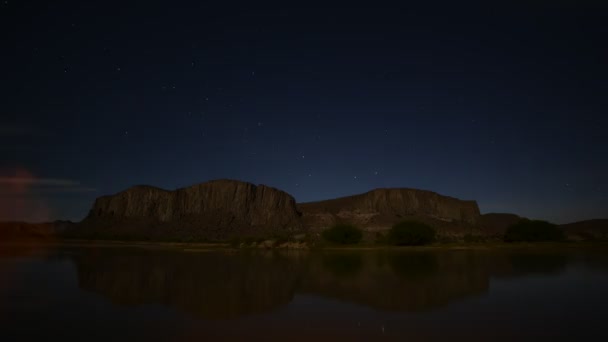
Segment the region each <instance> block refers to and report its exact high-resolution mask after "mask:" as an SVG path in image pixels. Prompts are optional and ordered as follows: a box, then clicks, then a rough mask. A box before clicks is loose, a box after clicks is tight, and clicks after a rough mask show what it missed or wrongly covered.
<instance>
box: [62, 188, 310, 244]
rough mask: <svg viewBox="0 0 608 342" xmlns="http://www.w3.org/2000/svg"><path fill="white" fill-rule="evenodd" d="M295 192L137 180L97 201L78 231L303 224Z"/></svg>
mask: <svg viewBox="0 0 608 342" xmlns="http://www.w3.org/2000/svg"><path fill="white" fill-rule="evenodd" d="M300 228H301V227H300V214H299V213H298V211H297V210H296V204H295V200H294V199H293V197H291V196H290V195H289V194H287V193H285V192H283V191H280V190H277V189H274V188H271V187H267V186H264V185H259V186H256V185H253V184H250V183H245V182H239V181H233V180H216V181H210V182H207V183H202V184H198V185H193V186H190V187H186V188H182V189H178V190H175V191H167V190H163V189H159V188H155V187H150V186H135V187H132V188H130V189H128V190H125V191H123V192H120V193H118V194H115V195H112V196H104V197H100V198H98V199H97V200H96V201H95V204H94V205H93V208H92V209H91V211H90V213H89V215H88V216H87V217H86V218H85V220H83V221H82V222H81V223H80V224H79V226H78V227H77V229H75V230H73V231H72V234H73V235H76V236H77V235H79V234H80V235H83V237H101V238H117V239H142V238H143V239H152V240H181V241H201V240H222V239H229V238H231V237H234V236H256V235H268V234H277V235H280V234H283V233H290V232H294V231H298V230H299V229H300Z"/></svg>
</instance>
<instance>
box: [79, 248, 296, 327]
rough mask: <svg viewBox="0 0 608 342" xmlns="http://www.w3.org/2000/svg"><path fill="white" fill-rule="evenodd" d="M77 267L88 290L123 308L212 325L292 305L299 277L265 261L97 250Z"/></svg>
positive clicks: (292, 269) (285, 265)
mask: <svg viewBox="0 0 608 342" xmlns="http://www.w3.org/2000/svg"><path fill="white" fill-rule="evenodd" d="M75 262H76V265H77V268H78V281H79V286H80V287H81V288H83V289H85V290H88V291H93V292H97V293H99V294H101V295H103V296H106V297H108V298H109V299H110V300H112V301H115V302H117V303H120V304H125V305H138V304H148V303H158V304H162V305H165V306H168V307H171V308H174V309H177V310H180V311H185V312H189V313H191V314H194V315H197V316H202V317H205V318H212V319H215V318H219V319H222V318H233V317H237V316H241V315H246V314H251V313H257V312H264V311H271V310H273V309H275V308H278V307H280V306H282V305H285V304H287V303H288V302H289V301H291V299H292V297H293V294H294V291H295V286H296V283H297V275H298V273H297V271H296V267H297V266H296V265H297V263H296V262H295V261H294V260H288V259H285V258H277V257H271V256H265V255H257V256H255V257H248V256H244V255H239V256H235V255H229V254H224V253H163V252H158V251H155V252H152V251H148V252H142V251H137V252H132V253H130V254H128V255H125V254H124V251H120V253H117V252H116V251H114V250H98V251H95V252H88V251H87V252H84V254H81V255H78V256H76V257H75Z"/></svg>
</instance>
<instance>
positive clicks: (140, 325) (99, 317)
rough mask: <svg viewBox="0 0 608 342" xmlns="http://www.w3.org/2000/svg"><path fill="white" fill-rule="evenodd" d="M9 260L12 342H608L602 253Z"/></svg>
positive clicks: (2, 307)
mask: <svg viewBox="0 0 608 342" xmlns="http://www.w3.org/2000/svg"><path fill="white" fill-rule="evenodd" d="M0 248H3V249H2V250H1V252H0V279H1V281H0V339H2V341H23V340H42V339H49V338H51V339H52V340H54V341H55V340H61V341H118V340H120V341H122V340H124V341H133V340H149V341H157V340H158V341H202V340H289V341H300V340H302V341H306V340H315V341H324V340H348V341H350V340H355V341H356V340H360V341H370V340H378V339H380V340H399V341H406V340H410V341H412V340H415V341H419V340H423V341H427V340H446V339H451V340H464V339H466V340H479V341H491V340H530V341H538V340H544V339H550V338H562V339H577V340H580V339H582V338H594V339H603V340H608V329H606V318H608V252H605V251H603V250H602V249H600V248H594V249H590V248H577V247H564V248H539V249H534V248H513V249H505V248H499V249H496V250H484V249H469V250H449V249H445V250H444V249H428V250H407V249H405V250H384V251H382V250H376V251H363V250H358V251H354V250H352V251H347V250H337V251H315V252H296V251H291V252H287V251H270V252H266V251H233V250H208V251H189V252H183V251H171V250H166V249H165V250H164V249H160V248H158V249H151V248H147V249H145V248H136V247H131V248H127V247H92V246H91V247H87V248H84V247H71V248H65V247H64V248H59V249H53V250H50V249H25V248H16V247H11V248H7V247H6V246H0Z"/></svg>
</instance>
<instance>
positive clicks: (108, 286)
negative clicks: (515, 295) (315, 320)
mask: <svg viewBox="0 0 608 342" xmlns="http://www.w3.org/2000/svg"><path fill="white" fill-rule="evenodd" d="M72 258H73V261H74V263H75V265H76V268H77V272H78V282H79V286H80V287H81V288H82V289H84V290H87V291H92V292H96V293H98V294H101V295H102V296H104V297H107V298H108V299H110V300H111V301H113V302H115V303H118V304H123V305H141V304H152V303H157V304H162V305H164V306H167V307H170V308H173V309H175V310H179V311H182V312H187V313H190V314H193V315H195V316H199V317H203V318H208V319H228V318H235V317H239V316H244V315H250V314H254V313H261V312H268V311H272V310H275V309H278V308H281V307H283V306H285V305H287V304H288V303H289V302H290V301H291V300H292V299H293V297H294V296H295V295H296V294H298V293H301V294H312V295H317V296H322V297H328V298H332V299H337V300H342V301H348V302H352V303H356V304H359V305H363V306H366V307H371V308H374V309H379V310H389V311H420V310H430V309H434V308H438V307H442V306H445V305H447V304H448V303H450V302H452V301H455V300H459V299H463V298H467V297H470V296H476V295H480V294H483V293H485V292H487V291H488V289H489V284H490V278H491V277H495V276H497V277H513V276H521V275H529V274H545V275H551V274H558V273H559V272H562V271H563V270H564V269H565V267H566V265H567V263H568V261H569V258H568V256H567V255H565V254H551V253H549V254H526V253H515V252H513V253H489V252H483V251H444V252H437V251H433V252H411V251H404V252H389V251H383V252H378V251H376V252H353V251H348V252H342V251H336V252H329V251H328V252H319V253H306V252H298V253H295V252H291V253H284V252H249V253H240V252H237V253H235V252H205V253H178V252H166V251H162V252H161V251H150V250H148V251H146V250H131V251H128V252H127V251H126V250H124V249H109V248H106V249H103V248H100V249H95V250H84V251H82V252H80V253H77V254H75V255H74V256H72Z"/></svg>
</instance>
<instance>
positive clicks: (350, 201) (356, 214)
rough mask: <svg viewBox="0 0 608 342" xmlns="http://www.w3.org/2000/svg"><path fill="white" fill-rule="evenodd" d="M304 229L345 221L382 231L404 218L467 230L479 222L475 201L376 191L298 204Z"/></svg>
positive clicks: (409, 191)
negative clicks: (305, 227)
mask: <svg viewBox="0 0 608 342" xmlns="http://www.w3.org/2000/svg"><path fill="white" fill-rule="evenodd" d="M298 209H299V210H300V211H301V212H302V213H303V216H302V219H303V223H304V225H305V226H308V227H310V228H311V229H313V230H319V229H322V228H325V227H328V226H331V225H332V224H334V223H336V222H349V223H353V224H356V225H358V226H360V227H364V228H367V229H369V230H375V229H378V230H382V229H386V228H389V227H390V226H392V225H393V224H394V223H396V222H398V221H401V220H404V219H416V220H420V221H425V222H427V223H429V224H432V225H433V226H435V227H438V228H442V227H445V228H446V229H450V228H448V227H451V228H452V229H456V230H458V229H460V230H468V229H471V228H472V227H476V226H477V225H478V223H479V219H480V214H479V207H478V206H477V203H476V202H475V201H462V200H459V199H456V198H453V197H448V196H443V195H440V194H437V193H434V192H431V191H425V190H416V189H376V190H372V191H370V192H367V193H364V194H360V195H355V196H348V197H342V198H337V199H332V200H326V201H320V202H311V203H302V204H298Z"/></svg>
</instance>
